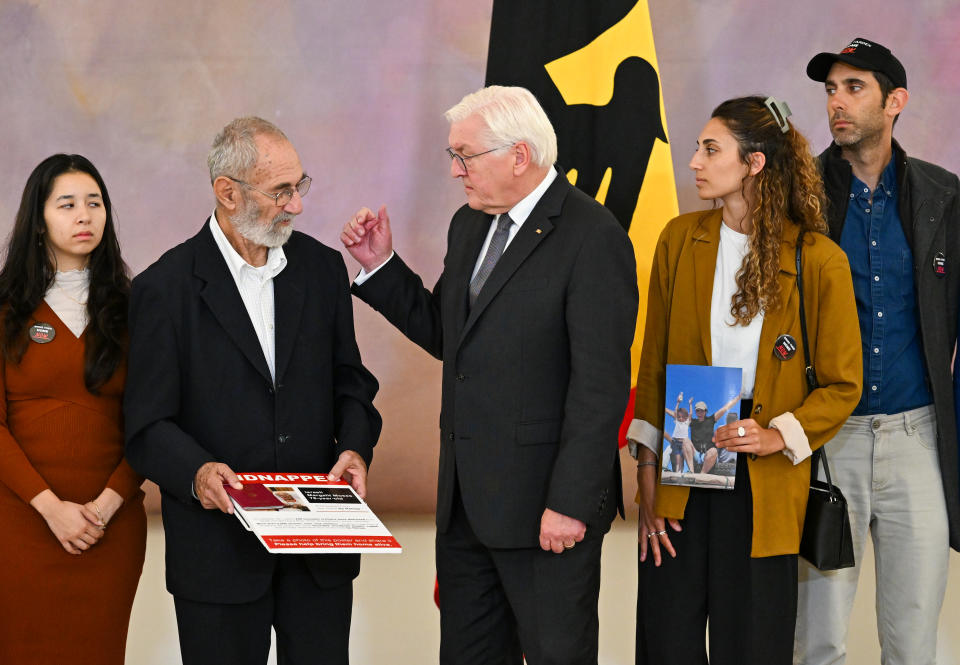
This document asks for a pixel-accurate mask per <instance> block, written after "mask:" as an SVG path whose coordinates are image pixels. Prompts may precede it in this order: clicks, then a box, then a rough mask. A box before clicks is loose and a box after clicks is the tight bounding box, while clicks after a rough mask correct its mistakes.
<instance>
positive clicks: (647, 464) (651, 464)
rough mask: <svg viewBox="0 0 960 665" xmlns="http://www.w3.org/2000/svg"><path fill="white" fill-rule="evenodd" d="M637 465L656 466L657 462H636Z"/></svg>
mask: <svg viewBox="0 0 960 665" xmlns="http://www.w3.org/2000/svg"><path fill="white" fill-rule="evenodd" d="M637 466H657V463H656V462H654V461H649V462H637Z"/></svg>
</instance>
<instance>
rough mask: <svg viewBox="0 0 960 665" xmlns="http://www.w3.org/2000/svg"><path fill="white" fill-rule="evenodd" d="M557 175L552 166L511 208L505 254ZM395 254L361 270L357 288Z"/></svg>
mask: <svg viewBox="0 0 960 665" xmlns="http://www.w3.org/2000/svg"><path fill="white" fill-rule="evenodd" d="M557 175H558V174H557V170H556V169H555V168H553V167H552V166H551V167H550V170H549V171H547V175H545V176H544V177H543V180H541V181H540V184H539V185H537V186H536V187H535V188H534V189H533V191H532V192H530V193H529V194H527V195H526V196H525V197H523V198H522V199H520V201H519V202H517V204H516V205H515V206H513V207H512V208H510V211H509V212H508V214H509V215H510V219H512V220H513V224H511V225H510V232H509V234H508V235H507V244H506V245H504V247H503V251H504V252H506V251H507V247H509V246H510V243H511V242H513V239H514V237H516V235H517V232H518V231H520V227H521V226H523V223H524V222H525V221H527V217H529V216H530V213H531V212H533V209H534V208H535V207H536V206H537V203H539V202H540V199H542V198H543V195H544V194H545V193H546V191H547V189H548V188H549V187H550V185H551V184H552V183H553V181H554V180H555V179H556V178H557ZM499 219H500V215H494V216H493V219H492V220H491V221H490V228H489V229H488V230H487V239H486V240H484V241H483V246H482V247H481V248H480V253H479V254H478V255H477V262H476V263H474V264H473V272H472V273H470V280H471V281H473V277H474V275H476V274H477V271H478V270H480V264H481V263H483V257H485V256H486V255H487V248H488V247H490V241H491V240H492V239H493V233H494V231H496V230H497V221H498V220H499ZM395 253H396V252H390V256H389V258H387V260H386V261H384V262H383V263H381V264H380V265H378V266H377V267H376V268H374V269H373V270H371V271H370V272H367V271H366V270H364V269H363V268H360V273H359V274H358V275H357V277H356V279H354V280H353V283H354V284H356V285H357V286H360V285H361V284H363V283H364V282H365V281H367V280H368V279H370V278H371V277H372V276H373V275H374V273H376V272H377V271H378V270H380V268H382V267H383V266H385V265H387V263H388V262H389V261H390V259H392V258H393V256H394V254H395Z"/></svg>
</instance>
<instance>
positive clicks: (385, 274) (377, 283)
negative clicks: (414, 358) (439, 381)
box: [352, 254, 443, 360]
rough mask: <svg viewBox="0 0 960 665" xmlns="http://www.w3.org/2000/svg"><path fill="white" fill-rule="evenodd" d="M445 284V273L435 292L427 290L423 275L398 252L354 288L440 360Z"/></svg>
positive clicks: (415, 342)
mask: <svg viewBox="0 0 960 665" xmlns="http://www.w3.org/2000/svg"><path fill="white" fill-rule="evenodd" d="M442 284H443V275H441V276H440V279H438V280H437V283H436V285H435V286H434V288H433V291H432V292H431V291H429V290H427V289H426V287H424V285H423V281H422V280H421V279H420V277H419V276H418V275H417V274H416V273H415V272H413V270H411V269H410V268H409V267H408V266H407V264H406V263H404V262H403V259H401V258H400V255H399V254H396V255H394V257H393V258H392V259H390V260H389V261H387V263H385V264H384V265H383V266H382V267H381V268H380V269H379V270H377V272H376V273H375V274H373V275H371V276H370V278H369V279H367V280H366V281H365V282H364V283H363V284H354V285H353V289H352V290H353V293H354V295H356V296H357V297H358V298H360V300H362V301H363V302H365V303H367V304H368V305H370V306H371V307H373V308H374V309H375V310H377V311H378V312H380V313H381V314H382V315H383V316H384V318H386V319H387V321H389V322H390V323H391V324H393V326H394V327H396V328H397V329H398V330H399V331H400V332H402V333H403V334H404V335H405V336H406V337H407V338H408V339H409V340H410V341H411V342H413V343H414V344H416V345H417V346H419V347H421V348H422V349H423V350H424V351H426V352H427V353H429V354H430V355H432V356H433V357H434V358H437V359H438V360H439V359H440V358H442V357H443V326H442V323H441V318H440V317H441V314H440V294H441V285H442Z"/></svg>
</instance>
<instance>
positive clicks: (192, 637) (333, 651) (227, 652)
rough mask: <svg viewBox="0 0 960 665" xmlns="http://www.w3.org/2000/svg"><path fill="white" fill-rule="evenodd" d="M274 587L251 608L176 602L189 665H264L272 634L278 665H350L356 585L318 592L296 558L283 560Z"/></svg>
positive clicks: (285, 556) (280, 558) (182, 648)
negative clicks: (271, 631) (274, 633)
mask: <svg viewBox="0 0 960 665" xmlns="http://www.w3.org/2000/svg"><path fill="white" fill-rule="evenodd" d="M276 556H277V566H276V569H275V571H274V574H273V585H272V587H271V588H270V590H269V591H268V592H267V593H266V594H264V595H263V596H262V597H260V598H258V599H257V600H255V601H253V602H252V603H240V604H236V605H226V604H219V603H199V602H196V601H192V600H187V599H185V598H179V597H176V596H175V597H174V606H175V607H176V612H177V630H178V632H179V633H180V654H181V658H182V660H183V663H184V665H220V664H222V665H264V664H265V663H266V662H267V656H268V655H269V653H270V628H271V626H272V627H273V628H274V629H275V630H276V632H277V665H347V664H348V663H349V655H348V647H349V643H350V616H351V610H352V607H353V582H352V581H348V582H346V583H344V584H342V585H340V586H335V587H331V588H323V587H319V586H317V584H316V582H314V580H313V577H312V576H311V575H310V572H309V571H308V570H307V568H306V566H305V565H304V563H303V558H302V557H301V556H298V555H296V554H278V555H276Z"/></svg>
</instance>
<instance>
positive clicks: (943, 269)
mask: <svg viewBox="0 0 960 665" xmlns="http://www.w3.org/2000/svg"><path fill="white" fill-rule="evenodd" d="M933 273H934V274H935V275H938V276H940V277H943V276H944V275H946V274H947V257H946V256H944V255H943V252H937V255H936V256H935V257H933Z"/></svg>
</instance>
